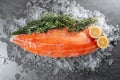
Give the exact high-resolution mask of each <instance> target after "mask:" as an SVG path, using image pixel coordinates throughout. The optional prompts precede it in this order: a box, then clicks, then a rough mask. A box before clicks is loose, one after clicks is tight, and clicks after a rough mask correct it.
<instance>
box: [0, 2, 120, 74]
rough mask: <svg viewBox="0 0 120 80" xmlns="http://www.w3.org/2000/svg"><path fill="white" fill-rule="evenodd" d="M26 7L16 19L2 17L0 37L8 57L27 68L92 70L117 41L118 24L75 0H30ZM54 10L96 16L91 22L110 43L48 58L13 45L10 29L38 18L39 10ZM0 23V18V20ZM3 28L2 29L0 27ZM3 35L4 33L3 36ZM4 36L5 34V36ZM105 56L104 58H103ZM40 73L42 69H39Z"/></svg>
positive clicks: (109, 61)
mask: <svg viewBox="0 0 120 80" xmlns="http://www.w3.org/2000/svg"><path fill="white" fill-rule="evenodd" d="M26 6H27V10H25V13H26V14H27V16H26V17H25V18H19V19H16V18H15V17H14V16H13V17H11V18H8V19H7V20H6V21H4V23H3V25H4V24H5V26H4V27H3V25H1V24H0V28H1V29H0V32H1V34H2V35H0V40H1V41H3V42H6V43H7V44H8V47H7V48H8V49H7V51H8V56H9V58H10V59H12V58H14V59H15V61H16V62H17V63H18V64H19V65H21V64H22V66H23V67H24V68H26V67H27V68H29V69H31V70H32V69H36V70H37V69H39V70H40V69H42V70H44V71H46V72H49V71H52V72H53V74H57V73H58V72H59V71H61V70H63V71H68V70H69V71H75V69H76V68H77V69H89V70H92V71H94V70H95V69H96V68H98V67H99V65H100V64H101V61H102V60H103V59H105V58H106V57H107V56H110V55H111V51H112V50H113V49H114V48H115V46H116V45H117V41H118V40H120V35H119V31H120V30H119V28H118V27H119V26H118V25H117V26H112V25H108V24H107V22H106V18H105V15H104V14H102V13H100V12H99V11H93V12H92V11H89V10H86V9H84V8H83V7H82V6H81V5H80V4H77V3H76V2H75V1H68V0H31V2H28V3H27V4H26ZM48 12H54V13H57V14H62V13H64V14H71V15H73V17H75V18H87V17H96V18H97V19H98V23H96V24H95V25H97V26H99V27H100V28H101V29H102V30H103V33H104V35H105V36H107V37H108V38H109V40H110V41H111V42H113V43H110V45H109V46H108V48H107V49H100V50H98V51H96V52H94V53H92V54H89V55H86V56H81V57H76V58H66V59H63V58H62V59H52V58H48V57H40V56H36V55H33V54H30V53H28V52H26V51H24V50H23V49H21V48H20V47H18V46H17V45H14V44H12V43H11V42H10V41H9V38H10V37H11V36H12V34H11V33H12V32H13V31H15V30H16V29H18V28H19V27H22V26H24V25H26V23H27V22H29V21H32V20H36V19H39V18H40V17H41V15H42V14H44V13H48ZM0 23H2V22H1V20H0ZM1 30H3V31H1ZM4 35H5V37H4ZM6 37H7V38H6ZM106 60H107V59H106ZM112 62H113V60H112V59H110V60H109V59H108V65H111V64H112ZM41 73H42V72H41Z"/></svg>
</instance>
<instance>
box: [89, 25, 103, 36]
mask: <svg viewBox="0 0 120 80" xmlns="http://www.w3.org/2000/svg"><path fill="white" fill-rule="evenodd" d="M89 34H90V36H91V37H92V38H99V37H100V36H101V34H102V30H101V29H100V28H99V27H97V26H93V27H90V30H89Z"/></svg>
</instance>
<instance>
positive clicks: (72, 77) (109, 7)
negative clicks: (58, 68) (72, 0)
mask: <svg viewBox="0 0 120 80" xmlns="http://www.w3.org/2000/svg"><path fill="white" fill-rule="evenodd" d="M27 1H30V0H0V14H2V18H3V19H4V18H6V15H14V16H16V17H18V18H19V17H24V16H25V15H26V14H25V13H24V12H23V11H24V9H26V6H25V4H26V3H27ZM77 2H78V3H80V4H81V5H82V6H83V7H85V8H86V9H89V10H99V11H100V12H102V13H104V14H105V15H106V18H108V19H109V21H108V23H109V24H113V25H117V24H118V25H120V5H119V4H120V0H117V1H116V0H77ZM119 49H120V44H118V45H117V46H116V49H114V50H113V51H112V53H113V54H112V56H111V57H110V58H113V59H114V62H113V64H112V65H111V66H109V65H106V64H105V62H103V63H104V64H102V65H101V66H100V67H99V68H98V69H97V70H96V71H95V72H85V71H84V72H85V74H83V75H80V74H79V72H73V73H70V74H69V75H67V74H65V73H63V74H62V75H61V76H63V78H62V79H61V80H66V79H67V80H120V50H119ZM106 66H107V67H106ZM16 76H19V75H16ZM59 76H60V75H59ZM59 76H58V77H59ZM59 79H60V78H56V80H59ZM48 80H49V79H48Z"/></svg>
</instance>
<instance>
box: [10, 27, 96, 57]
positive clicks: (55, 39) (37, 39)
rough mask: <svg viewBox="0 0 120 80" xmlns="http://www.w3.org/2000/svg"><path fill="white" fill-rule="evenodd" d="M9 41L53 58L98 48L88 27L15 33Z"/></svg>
mask: <svg viewBox="0 0 120 80" xmlns="http://www.w3.org/2000/svg"><path fill="white" fill-rule="evenodd" d="M11 41H12V42H13V43H15V44H17V45H19V46H20V47H22V48H24V49H25V50H27V51H29V52H31V53H33V54H37V55H40V56H49V57H53V58H63V57H77V56H81V55H86V54H89V53H91V52H93V51H95V50H96V49H97V48H98V46H97V43H96V40H95V39H93V38H91V37H90V35H89V29H85V30H82V31H79V32H69V31H68V30H67V29H65V28H63V29H52V30H49V31H48V32H46V33H36V32H34V33H32V34H20V35H15V36H13V37H12V38H11Z"/></svg>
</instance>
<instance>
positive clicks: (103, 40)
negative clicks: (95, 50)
mask: <svg viewBox="0 0 120 80" xmlns="http://www.w3.org/2000/svg"><path fill="white" fill-rule="evenodd" d="M108 44H109V40H108V38H107V37H105V36H100V37H99V38H98V40H97V45H98V47H100V48H106V47H107V46H108Z"/></svg>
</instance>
